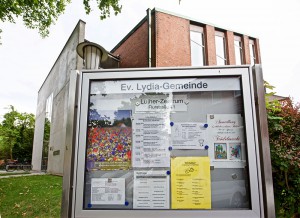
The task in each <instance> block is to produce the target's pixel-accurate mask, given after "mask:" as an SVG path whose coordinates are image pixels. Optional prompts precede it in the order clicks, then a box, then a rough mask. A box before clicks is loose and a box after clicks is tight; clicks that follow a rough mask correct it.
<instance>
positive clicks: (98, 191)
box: [91, 178, 125, 205]
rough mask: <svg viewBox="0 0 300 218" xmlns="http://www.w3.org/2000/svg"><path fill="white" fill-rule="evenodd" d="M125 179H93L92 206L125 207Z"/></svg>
mask: <svg viewBox="0 0 300 218" xmlns="http://www.w3.org/2000/svg"><path fill="white" fill-rule="evenodd" d="M124 203H125V178H92V179H91V204H101V205H124Z"/></svg>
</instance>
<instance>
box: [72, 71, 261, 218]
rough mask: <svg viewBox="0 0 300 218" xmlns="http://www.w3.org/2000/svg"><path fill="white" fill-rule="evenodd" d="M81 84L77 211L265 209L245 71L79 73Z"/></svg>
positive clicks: (128, 212) (153, 212)
mask: <svg viewBox="0 0 300 218" xmlns="http://www.w3.org/2000/svg"><path fill="white" fill-rule="evenodd" d="M81 84H82V85H81V89H80V97H79V105H80V110H79V115H78V124H79V125H78V130H77V132H78V134H77V137H78V142H77V145H76V146H77V153H76V156H77V162H76V163H75V164H76V166H77V168H76V172H75V177H76V179H77V183H76V188H75V190H76V193H74V194H75V195H76V200H75V201H74V205H76V208H74V217H76V216H78V217H89V216H90V217H105V216H111V215H113V216H115V217H118V216H119V215H121V214H123V213H124V215H123V216H125V217H126V216H128V217H130V216H135V215H136V216H140V217H147V216H149V215H150V214H151V216H154V215H155V216H156V215H157V216H160V213H164V214H168V215H170V216H174V217H180V216H182V215H183V214H184V213H188V214H189V215H190V216H191V217H193V216H198V215H199V214H205V215H208V216H209V215H210V214H211V215H213V214H214V213H217V211H220V210H224V213H225V214H226V213H228V215H230V213H234V212H238V213H239V212H241V213H244V212H245V211H246V212H247V211H248V212H249V214H251V213H253V211H254V210H257V209H258V208H259V206H258V205H257V202H255V201H253V200H252V199H253V198H255V197H256V198H258V185H257V183H258V182H257V175H256V173H255V171H253V170H256V169H257V167H256V154H255V146H256V145H255V138H254V132H255V129H253V110H252V107H253V105H251V98H252V97H251V92H250V91H251V90H250V89H251V83H250V80H249V68H247V67H245V68H233V69H230V68H224V69H221V68H220V69H182V70H178V69H176V70H174V69H173V70H172V69H170V70H166V69H164V70H161V71H160V70H143V71H142V72H140V71H138V70H133V71H132V70H129V71H120V72H118V71H117V72H111V71H109V72H105V71H104V72H101V73H96V72H94V73H93V72H82V74H81ZM250 178H251V179H250ZM97 211H98V212H99V211H101V213H97ZM242 211H243V212H242ZM255 213H256V212H255ZM255 213H253V214H255ZM99 214H101V215H99ZM161 217H163V216H161ZM253 217H255V215H254V216H253Z"/></svg>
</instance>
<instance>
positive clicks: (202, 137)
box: [171, 122, 207, 149]
mask: <svg viewBox="0 0 300 218" xmlns="http://www.w3.org/2000/svg"><path fill="white" fill-rule="evenodd" d="M171 130H172V148H173V149H204V148H205V145H206V144H207V139H206V132H207V129H206V128H205V127H204V123H187V122H184V123H176V122H175V123H174V125H173V126H172V128H171Z"/></svg>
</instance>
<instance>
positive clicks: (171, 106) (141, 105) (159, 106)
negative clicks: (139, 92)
mask: <svg viewBox="0 0 300 218" xmlns="http://www.w3.org/2000/svg"><path fill="white" fill-rule="evenodd" d="M188 104H189V102H188V100H187V96H186V95H154V96H153V95H144V96H141V97H140V98H139V99H137V101H136V102H135V112H143V111H148V112H158V113H160V112H166V111H171V112H172V111H187V105H188Z"/></svg>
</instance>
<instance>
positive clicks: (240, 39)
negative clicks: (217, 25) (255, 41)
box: [233, 35, 244, 65]
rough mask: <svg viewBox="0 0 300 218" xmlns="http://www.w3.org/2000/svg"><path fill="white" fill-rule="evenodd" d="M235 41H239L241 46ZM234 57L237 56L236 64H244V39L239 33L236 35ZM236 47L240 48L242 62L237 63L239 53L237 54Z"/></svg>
mask: <svg viewBox="0 0 300 218" xmlns="http://www.w3.org/2000/svg"><path fill="white" fill-rule="evenodd" d="M235 42H239V46H237V45H236V44H235ZM233 43H234V57H235V64H236V65H242V64H244V58H243V41H242V37H241V36H239V35H234V42H233ZM236 48H238V49H239V54H240V58H239V59H240V64H237V59H238V57H237V54H236Z"/></svg>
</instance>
